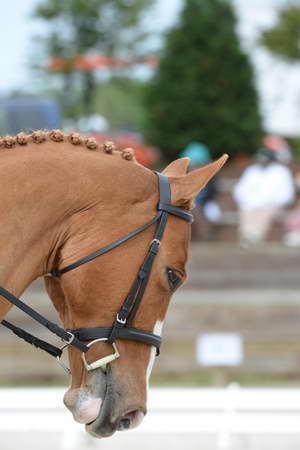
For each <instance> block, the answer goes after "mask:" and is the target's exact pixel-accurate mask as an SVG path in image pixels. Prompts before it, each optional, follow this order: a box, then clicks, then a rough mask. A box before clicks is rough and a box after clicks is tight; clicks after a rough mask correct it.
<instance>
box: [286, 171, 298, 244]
mask: <svg viewBox="0 0 300 450" xmlns="http://www.w3.org/2000/svg"><path fill="white" fill-rule="evenodd" d="M295 185H296V188H297V191H298V192H300V173H297V174H296V176H295ZM285 230H286V234H285V236H284V238H283V241H284V243H285V245H287V246H288V247H300V202H298V204H297V206H296V207H295V208H294V209H293V210H292V211H291V213H290V214H289V215H288V217H287V220H286V222H285Z"/></svg>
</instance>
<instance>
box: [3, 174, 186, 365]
mask: <svg viewBox="0 0 300 450" xmlns="http://www.w3.org/2000/svg"><path fill="white" fill-rule="evenodd" d="M155 174H156V175H157V178H158V185H159V204H158V206H157V214H156V216H155V217H154V218H153V219H152V220H150V221H149V222H147V223H146V224H144V225H142V226H141V227H139V228H137V229H136V230H134V231H132V232H131V233H129V234H127V235H126V236H124V237H122V238H121V239H118V240H116V241H114V242H113V243H112V244H110V245H108V246H106V247H103V248H101V249H100V250H97V251H95V252H94V253H91V254H90V255H88V256H86V257H84V258H81V259H79V260H78V261H76V262H74V263H72V264H70V265H68V266H66V267H64V268H63V269H57V270H53V271H52V272H51V273H49V274H47V275H48V276H52V277H60V276H62V275H63V274H65V273H67V272H70V271H71V270H74V269H76V268H77V267H80V266H81V265H83V264H86V263H88V262H89V261H92V260H93V259H95V258H97V257H98V256H101V255H103V254H105V253H107V252H109V251H111V250H113V249H114V248H116V247H118V246H120V245H122V244H123V243H124V242H127V241H128V240H129V239H132V238H133V237H134V236H136V235H138V234H140V233H142V232H143V231H144V230H146V229H147V228H149V227H150V226H151V225H153V224H156V230H155V233H154V236H153V239H152V241H151V243H150V246H149V249H148V251H147V254H146V256H145V259H144V261H143V263H142V265H141V267H140V270H139V272H138V275H137V277H136V278H135V280H134V282H133V284H132V286H131V288H130V290H129V293H128V295H127V296H126V298H125V300H124V302H123V304H122V307H121V309H120V310H119V312H118V313H117V316H116V318H115V320H114V322H113V324H112V326H110V327H97V328H80V329H76V330H65V329H64V328H61V327H60V326H58V325H57V324H55V323H53V322H51V321H49V320H47V319H46V318H45V317H43V316H42V315H40V314H39V313H38V312H36V311H35V310H34V309H32V308H31V307H30V306H28V305H26V304H25V303H23V302H22V301H21V300H20V299H19V298H17V297H15V296H14V295H13V294H12V293H11V292H9V291H7V290H6V289H4V288H3V287H0V296H2V297H4V298H5V299H6V300H8V301H9V302H10V303H12V304H13V305H15V306H17V307H18V308H19V309H21V310H22V311H23V312H25V313H26V314H28V315H29V316H30V317H32V318H33V319H34V320H36V321H37V322H39V323H40V324H41V325H43V326H44V327H46V328H47V329H48V330H50V331H51V332H52V333H54V334H55V335H56V336H58V337H60V338H61V339H62V341H63V342H64V344H63V346H62V347H60V348H59V347H55V346H54V345H52V344H49V343H48V342H45V341H43V340H41V339H39V338H37V337H35V336H33V335H32V334H30V333H28V332H27V331H25V330H23V329H21V328H19V327H16V326H15V325H13V324H11V323H10V322H7V321H6V320H3V321H2V322H1V323H2V325H4V326H5V327H7V328H9V329H10V330H11V331H12V332H13V333H15V334H16V335H17V336H18V337H20V338H21V339H23V340H25V341H26V342H28V343H30V344H33V345H34V346H35V347H37V348H40V349H42V350H44V351H46V352H47V353H49V354H50V355H52V356H54V357H56V358H57V360H58V362H59V363H60V365H61V366H62V367H63V368H64V369H65V370H66V371H67V372H68V373H70V370H69V369H68V367H66V366H65V365H64V364H63V362H62V361H61V359H60V358H61V356H62V352H63V349H64V348H65V347H67V346H68V345H72V346H73V347H76V348H77V349H78V350H80V351H81V354H82V360H83V363H84V365H85V368H86V369H87V370H88V371H91V370H95V369H97V368H99V367H101V368H102V369H105V367H106V365H107V364H109V363H110V362H112V361H113V360H115V359H117V358H118V357H119V356H120V354H119V351H118V348H117V346H116V342H115V341H116V340H117V339H129V340H133V341H137V342H143V343H144V344H148V345H150V346H154V347H156V354H157V355H159V349H160V345H161V337H160V336H158V335H156V334H153V333H150V332H148V331H143V330H139V329H136V328H133V327H132V322H133V320H134V318H135V316H136V313H137V310H138V308H139V305H140V303H141V301H142V299H143V295H144V292H145V289H146V286H147V284H148V281H149V278H150V274H151V270H152V266H153V262H154V259H155V257H156V255H157V253H158V251H159V247H160V245H161V239H162V237H163V234H164V231H165V228H166V224H167V220H168V217H169V215H173V216H176V217H178V218H180V219H183V220H185V221H186V222H189V223H192V222H193V215H192V213H191V212H189V211H187V210H184V209H182V208H178V207H176V206H173V205H171V203H170V202H171V188H170V183H169V180H168V177H167V176H166V175H164V174H161V173H158V172H155ZM87 341H90V342H88V343H87V344H85V342H87ZM100 341H106V342H108V343H110V344H111V345H112V347H113V353H111V354H109V355H107V356H104V357H103V358H101V359H99V360H97V361H95V362H93V363H90V364H89V363H88V362H87V361H86V357H85V354H86V353H87V352H88V350H89V348H90V347H91V346H92V345H93V344H95V343H97V342H100Z"/></svg>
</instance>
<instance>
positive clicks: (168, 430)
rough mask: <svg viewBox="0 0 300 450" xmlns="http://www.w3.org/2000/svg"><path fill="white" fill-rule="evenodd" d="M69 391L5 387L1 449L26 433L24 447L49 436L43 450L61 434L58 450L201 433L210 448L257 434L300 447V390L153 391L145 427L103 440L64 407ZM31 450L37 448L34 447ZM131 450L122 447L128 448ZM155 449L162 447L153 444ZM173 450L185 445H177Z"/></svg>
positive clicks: (0, 406) (227, 447)
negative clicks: (34, 438) (210, 443)
mask: <svg viewBox="0 0 300 450" xmlns="http://www.w3.org/2000/svg"><path fill="white" fill-rule="evenodd" d="M63 393H64V390H63V389H51V388H50V389H0V432H1V436H6V437H7V438H6V439H4V440H2V439H0V449H1V450H10V449H11V448H17V445H15V446H11V447H10V445H11V441H9V440H8V436H9V435H10V436H11V438H12V439H17V436H18V435H19V436H21V435H22V436H23V437H22V439H23V442H22V448H27V447H26V445H25V447H24V444H25V440H26V439H27V438H25V437H24V433H25V436H28V440H29V441H30V439H31V438H32V436H34V435H39V436H44V437H42V438H40V439H43V449H47V448H48V447H47V445H46V444H47V439H48V438H47V436H49V435H48V433H51V434H53V433H56V434H57V433H58V435H59V437H58V446H56V449H57V450H77V449H79V448H80V449H83V448H100V449H103V450H106V449H118V450H119V449H120V445H121V442H128V448H131V449H135V448H141V445H142V444H143V447H142V448H143V449H148V447H147V446H145V438H146V437H147V436H148V437H149V438H150V437H151V439H152V441H153V439H154V437H156V440H157V442H158V440H159V439H162V440H163V439H164V437H166V436H173V437H174V436H181V437H183V436H185V438H187V437H188V436H190V437H191V436H193V438H194V439H196V438H197V436H198V437H199V438H200V437H201V435H202V436H204V435H210V436H211V438H212V437H213V440H214V442H215V444H214V447H209V448H214V449H215V450H231V449H233V448H236V447H234V446H233V442H234V439H235V437H236V436H239V437H241V436H249V435H251V434H255V435H268V434H270V435H272V436H283V435H289V436H293V438H294V440H295V439H296V440H297V442H298V444H299V445H298V448H300V389H240V388H239V387H238V386H235V385H233V386H229V388H227V389H160V388H157V389H151V390H150V393H149V405H148V406H149V412H148V415H147V416H146V418H145V420H144V422H143V424H142V425H141V426H140V427H139V428H137V429H136V430H133V431H130V432H128V433H125V434H124V433H118V436H117V437H116V438H113V439H108V440H106V439H105V440H100V441H98V440H94V439H92V438H89V437H88V436H87V435H86V433H85V432H84V428H83V427H82V425H78V424H75V423H74V422H73V419H72V418H71V416H70V414H69V413H68V412H67V411H66V410H65V407H64V406H63V404H62V396H63ZM45 436H46V437H45ZM120 436H122V437H120ZM125 436H126V438H125ZM124 438H125V440H124ZM120 439H121V441H120ZM151 439H150V441H151ZM146 440H147V439H146ZM29 441H28V442H29ZM150 441H149V442H150ZM152 441H151V442H152ZM1 442H4V443H5V445H4V447H3V445H1ZM9 442H10V443H9ZM49 442H50V441H49ZM45 445H46V446H45ZM135 445H136V447H135ZM149 445H150V444H149ZM28 448H34V447H33V446H30V445H29V444H28ZM49 448H53V447H52V446H50V447H49ZM126 448H127V447H126V446H124V445H123V446H122V449H123V450H125V449H126ZM149 448H153V449H155V448H159V447H158V446H157V447H156V446H155V445H154V446H153V444H151V447H149ZM173 448H174V449H175V448H176V449H177V448H180V447H176V442H175V446H174V447H173ZM181 448H182V447H181ZM190 448H196V447H193V446H192V445H191V446H190V447H189V448H187V450H190ZM199 448H203V447H201V446H199ZM204 448H205V450H206V448H208V447H204ZM243 448H244V449H246V448H247V446H246V445H244V447H243ZM274 448H277V447H276V446H274ZM286 448H289V447H286ZM291 448H292V447H291ZM295 448H296V447H295Z"/></svg>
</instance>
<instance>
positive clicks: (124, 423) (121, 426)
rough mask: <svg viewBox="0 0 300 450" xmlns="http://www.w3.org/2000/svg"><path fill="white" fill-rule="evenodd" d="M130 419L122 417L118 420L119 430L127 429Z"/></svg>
mask: <svg viewBox="0 0 300 450" xmlns="http://www.w3.org/2000/svg"><path fill="white" fill-rule="evenodd" d="M130 422H131V421H130V419H129V418H126V417H125V418H124V419H121V420H120V424H119V430H120V431H121V430H128V429H129V428H130Z"/></svg>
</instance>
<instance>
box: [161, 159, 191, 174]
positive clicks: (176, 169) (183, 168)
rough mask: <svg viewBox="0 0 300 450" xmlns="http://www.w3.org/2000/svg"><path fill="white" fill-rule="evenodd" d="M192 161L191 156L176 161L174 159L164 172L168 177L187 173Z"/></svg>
mask: <svg viewBox="0 0 300 450" xmlns="http://www.w3.org/2000/svg"><path fill="white" fill-rule="evenodd" d="M190 161H191V160H190V158H180V159H175V161H172V162H171V163H170V164H169V165H168V166H167V167H166V168H165V169H164V170H163V172H162V173H163V174H165V175H167V176H168V177H180V176H182V175H185V174H186V172H187V170H188V168H189V165H190Z"/></svg>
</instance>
